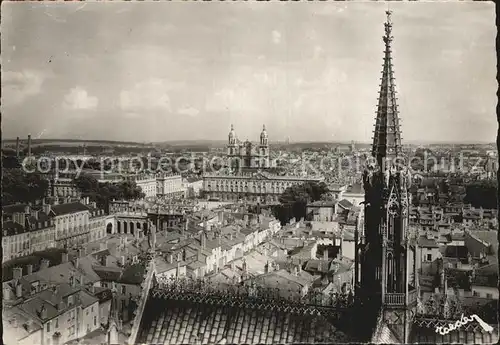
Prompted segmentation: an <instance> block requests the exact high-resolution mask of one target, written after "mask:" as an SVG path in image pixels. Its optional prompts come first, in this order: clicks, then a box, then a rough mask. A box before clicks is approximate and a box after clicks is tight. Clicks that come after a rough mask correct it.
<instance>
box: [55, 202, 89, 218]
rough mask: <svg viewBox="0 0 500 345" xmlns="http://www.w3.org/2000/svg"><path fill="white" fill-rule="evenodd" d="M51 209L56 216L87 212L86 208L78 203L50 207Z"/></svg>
mask: <svg viewBox="0 0 500 345" xmlns="http://www.w3.org/2000/svg"><path fill="white" fill-rule="evenodd" d="M51 209H52V211H53V212H54V214H55V215H56V216H61V215H64V214H71V213H76V212H83V211H88V210H89V209H88V207H87V206H85V205H84V204H82V203H80V202H70V203H66V204H59V205H54V206H52V207H51Z"/></svg>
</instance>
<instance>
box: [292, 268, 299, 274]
mask: <svg viewBox="0 0 500 345" xmlns="http://www.w3.org/2000/svg"><path fill="white" fill-rule="evenodd" d="M293 275H294V276H298V275H299V269H298V268H297V266H294V267H293Z"/></svg>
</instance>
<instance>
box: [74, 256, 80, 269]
mask: <svg viewBox="0 0 500 345" xmlns="http://www.w3.org/2000/svg"><path fill="white" fill-rule="evenodd" d="M75 267H76V268H79V267H80V257H76V258H75Z"/></svg>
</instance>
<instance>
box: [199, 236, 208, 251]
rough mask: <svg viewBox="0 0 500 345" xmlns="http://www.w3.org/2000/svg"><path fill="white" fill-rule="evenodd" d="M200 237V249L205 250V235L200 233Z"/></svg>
mask: <svg viewBox="0 0 500 345" xmlns="http://www.w3.org/2000/svg"><path fill="white" fill-rule="evenodd" d="M200 236H201V237H200V242H201V248H203V249H205V248H206V246H207V234H206V233H205V232H202V233H201V235H200Z"/></svg>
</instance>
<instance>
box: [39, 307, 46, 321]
mask: <svg viewBox="0 0 500 345" xmlns="http://www.w3.org/2000/svg"><path fill="white" fill-rule="evenodd" d="M40 318H41V319H42V320H45V319H46V318H47V309H46V308H45V305H42V309H40Z"/></svg>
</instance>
